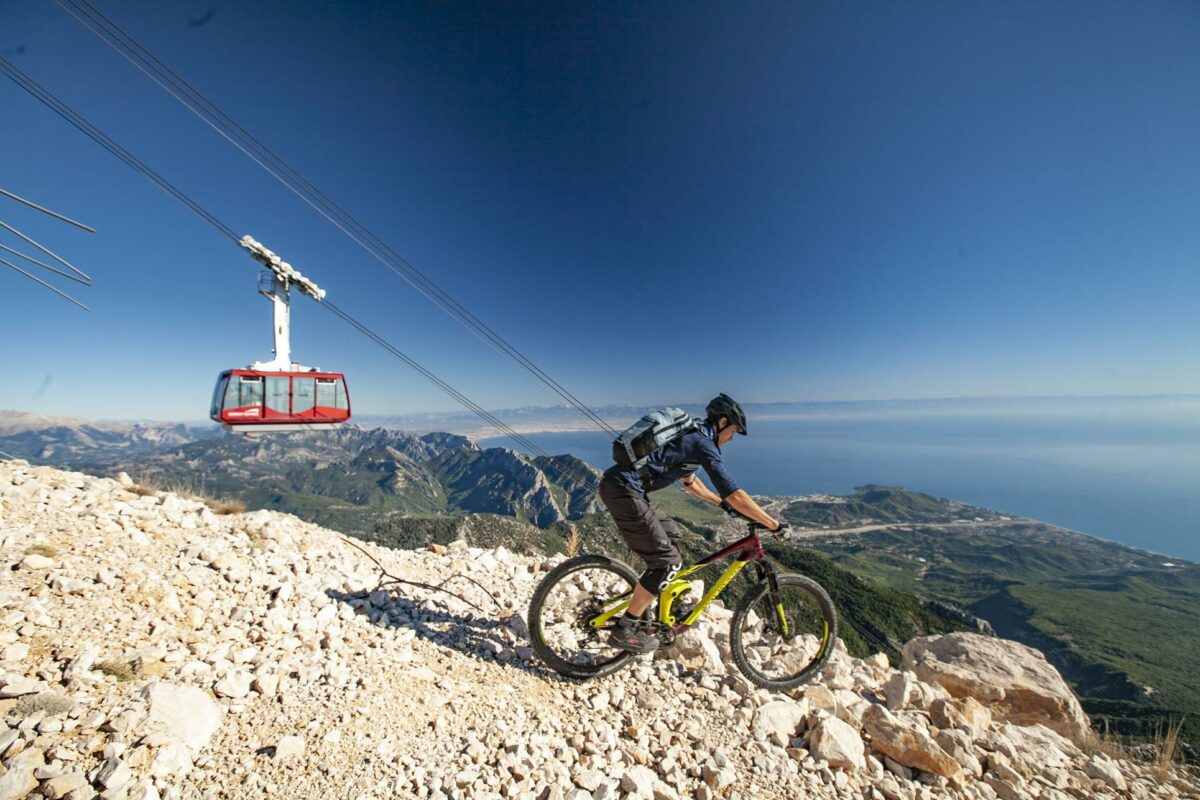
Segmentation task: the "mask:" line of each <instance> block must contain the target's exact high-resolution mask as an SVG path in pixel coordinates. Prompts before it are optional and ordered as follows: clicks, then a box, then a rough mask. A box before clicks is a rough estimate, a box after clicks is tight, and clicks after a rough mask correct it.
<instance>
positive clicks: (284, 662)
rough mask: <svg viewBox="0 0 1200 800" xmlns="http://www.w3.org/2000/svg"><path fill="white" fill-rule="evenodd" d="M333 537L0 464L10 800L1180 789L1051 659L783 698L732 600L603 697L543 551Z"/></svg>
mask: <svg viewBox="0 0 1200 800" xmlns="http://www.w3.org/2000/svg"><path fill="white" fill-rule="evenodd" d="M363 547H365V548H366V549H367V550H368V551H369V552H370V553H371V554H372V555H374V556H375V557H376V558H378V559H379V560H380V561H381V562H382V563H383V564H384V565H385V566H386V567H387V569H388V570H389V571H390V572H392V573H393V574H396V575H400V576H403V577H405V578H407V579H410V580H417V581H425V582H431V583H439V582H441V581H443V580H446V579H447V578H450V577H451V576H453V575H464V576H469V577H471V578H474V579H475V580H477V581H479V582H480V583H482V584H483V585H485V586H486V587H487V588H488V590H489V591H490V592H491V593H492V594H494V595H495V599H496V601H497V602H496V603H493V602H492V601H491V600H490V599H489V598H488V596H487V595H486V594H485V593H484V592H482V591H481V590H480V589H478V588H476V587H474V586H473V585H471V584H470V583H469V582H467V581H465V580H455V581H454V582H453V583H452V584H451V586H452V587H453V588H455V589H456V591H461V592H462V594H463V596H464V597H465V598H466V599H468V600H470V601H471V602H472V603H475V604H477V605H478V606H480V607H481V609H482V610H479V609H476V608H472V606H471V605H469V604H468V603H465V602H462V601H460V600H457V599H454V598H451V597H448V596H446V595H444V594H440V593H435V592H430V591H428V590H424V589H418V588H415V587H412V586H400V587H396V588H394V589H392V590H375V591H372V590H373V589H375V586H376V578H377V570H376V568H375V566H374V565H373V564H372V563H371V562H370V561H369V560H368V559H367V558H366V557H365V556H364V555H363V554H362V553H360V552H358V551H356V550H354V549H353V548H351V547H350V546H348V545H347V544H345V543H344V542H343V541H342V539H341V537H340V536H339V535H338V534H336V533H334V532H332V531H328V530H324V529H321V528H318V527H316V526H313V525H309V524H306V523H303V522H300V521H299V520H297V519H295V518H294V517H290V516H287V515H282V514H276V513H272V512H266V511H257V512H254V513H250V514H235V515H229V516H218V515H216V514H214V513H213V512H212V511H210V510H209V508H208V507H207V506H206V505H205V504H204V503H202V502H199V501H196V500H190V499H185V498H181V497H178V496H176V495H173V494H168V493H144V490H139V488H138V487H135V486H133V485H132V483H131V482H129V481H127V480H110V479H98V478H93V477H90V476H87V475H83V474H79V473H70V472H60V471H57V470H53V469H50V468H46V467H31V466H29V465H27V464H25V463H24V462H19V461H18V462H0V564H2V565H3V566H4V567H7V568H8V569H5V570H4V572H3V575H4V576H5V577H4V578H3V581H2V582H0V658H2V659H3V661H2V663H0V668H2V672H0V718H2V719H3V724H2V725H0V763H2V764H3V771H2V772H0V800H10V799H11V798H23V797H32V798H63V797H65V798H72V800H76V799H78V798H94V797H97V796H99V797H101V798H104V799H105V800H121V799H122V798H135V799H136V798H141V799H143V800H144V799H145V798H200V797H204V798H210V797H225V798H234V797H261V796H270V797H278V798H291V797H297V798H321V799H322V800H331V799H332V798H364V797H380V798H383V797H389V798H390V797H420V798H444V797H450V798H501V797H504V798H508V797H514V798H536V800H546V799H547V798H549V799H552V800H553V799H555V798H563V799H564V800H585V799H590V800H602V799H603V798H613V799H614V800H615V799H616V798H623V797H630V798H648V799H649V798H653V800H669V799H670V798H696V799H697V800H707V799H708V798H724V797H731V798H741V797H746V798H751V797H754V798H795V797H816V798H853V797H866V798H873V799H874V800H882V799H883V798H886V799H887V800H899V799H900V798H904V799H905V800H915V799H916V798H922V800H932V798H987V799H988V800H991V798H1003V799H1004V800H1009V799H1010V798H1039V797H1040V798H1046V800H1067V798H1105V797H1108V798H1116V797H1133V798H1150V797H1156V798H1157V797H1162V798H1174V797H1200V782H1197V780H1196V779H1195V778H1194V777H1192V776H1190V775H1188V774H1185V773H1183V772H1181V771H1178V770H1175V771H1173V772H1172V773H1171V774H1170V775H1169V776H1168V777H1167V779H1166V780H1165V781H1162V782H1160V781H1158V780H1156V779H1155V772H1154V769H1153V767H1152V766H1151V765H1146V764H1139V763H1134V762H1131V761H1126V760H1123V759H1119V758H1112V757H1110V756H1109V755H1106V754H1105V752H1104V749H1103V748H1100V747H1098V746H1097V745H1096V742H1095V739H1094V736H1093V734H1092V733H1091V732H1090V731H1089V730H1088V729H1087V722H1086V718H1085V717H1084V715H1083V712H1082V711H1081V710H1080V709H1079V706H1078V703H1076V702H1075V700H1074V698H1073V697H1072V696H1071V694H1070V692H1069V690H1068V689H1067V688H1066V686H1065V685H1064V684H1063V683H1062V680H1061V678H1060V677H1059V676H1058V674H1057V673H1056V672H1054V670H1053V669H1052V668H1051V667H1050V666H1049V665H1048V664H1046V662H1045V660H1044V659H1042V658H1041V656H1040V654H1039V653H1037V651H1034V650H1031V649H1030V648H1027V647H1024V646H1022V645H1018V644H1015V643H1012V642H1005V641H1003V640H998V639H991V638H986V637H982V636H976V635H972V634H953V635H950V636H944V637H930V638H927V639H919V640H914V641H913V642H910V643H909V645H908V647H906V649H905V659H904V664H903V667H904V669H903V670H896V669H893V668H891V667H890V666H889V665H888V663H887V660H886V659H885V658H884V657H883V656H882V655H878V656H874V657H872V658H869V659H866V660H858V659H853V658H850V657H849V656H847V655H846V654H845V652H844V651H842V650H840V649H839V650H838V651H837V652H835V655H834V657H833V658H832V659H831V662H830V664H829V665H828V666H827V667H826V669H825V671H824V673H823V675H822V676H821V678H820V680H818V681H814V682H813V683H811V684H809V685H807V686H804V687H801V688H800V689H798V690H795V691H794V692H792V693H790V694H789V695H783V694H772V693H769V692H765V691H761V690H757V689H754V688H753V687H751V686H750V685H749V684H748V683H747V682H746V681H745V680H744V679H743V678H742V677H741V676H740V675H739V674H738V673H737V672H736V670H734V669H733V668H732V666H730V667H726V664H727V663H730V662H729V660H728V657H727V652H725V651H724V648H726V646H727V644H726V643H727V637H726V636H725V633H724V629H725V626H727V624H728V623H727V617H728V612H727V611H724V609H721V608H714V609H712V610H711V616H710V617H709V618H708V619H706V620H705V621H704V622H703V623H701V626H700V627H699V628H698V629H696V630H694V631H691V632H689V634H688V635H687V636H686V637H684V638H683V639H681V641H680V642H679V643H677V645H676V646H675V647H674V648H672V649H671V650H669V651H664V652H661V653H659V654H657V655H655V656H653V657H644V658H642V659H641V660H639V661H638V662H636V663H635V664H634V665H633V666H632V667H631V668H629V669H627V670H625V671H623V672H621V673H619V674H617V675H614V676H610V677H608V678H604V679H600V680H595V681H591V682H584V683H578V682H572V681H568V680H564V679H562V678H560V677H559V676H557V675H556V674H554V673H551V672H548V671H547V670H545V669H544V668H543V667H541V666H540V665H539V664H538V663H537V662H536V660H535V659H534V658H533V656H532V654H531V651H530V649H529V647H528V641H527V637H528V632H527V630H526V628H525V623H524V621H523V618H524V616H525V609H526V605H527V603H528V600H529V597H530V595H531V594H532V592H533V589H534V587H535V586H536V584H537V582H538V581H539V580H540V578H541V577H542V575H543V574H544V571H545V570H546V569H547V568H548V566H549V564H548V563H546V562H544V561H543V560H541V559H537V558H527V557H521V556H517V555H514V554H513V553H510V552H507V551H505V550H503V549H496V550H480V549H477V548H473V547H469V546H468V545H467V544H466V543H463V542H459V543H456V544H454V545H451V546H450V547H449V548H438V549H437V551H393V550H386V549H383V548H378V547H375V546H373V545H363Z"/></svg>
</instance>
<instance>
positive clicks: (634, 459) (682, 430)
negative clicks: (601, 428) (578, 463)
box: [613, 407, 699, 473]
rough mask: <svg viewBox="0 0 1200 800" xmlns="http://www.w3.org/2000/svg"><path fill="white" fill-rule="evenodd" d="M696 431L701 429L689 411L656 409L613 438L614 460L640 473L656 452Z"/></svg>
mask: <svg viewBox="0 0 1200 800" xmlns="http://www.w3.org/2000/svg"><path fill="white" fill-rule="evenodd" d="M694 430H699V428H698V426H697V425H696V421H695V420H694V419H692V417H691V415H690V414H688V413H687V412H686V411H683V410H682V409H679V408H673V407H667V408H659V409H655V410H654V411H651V412H650V413H649V414H647V415H646V416H644V417H642V418H641V419H639V420H638V421H637V422H635V423H633V424H632V425H630V426H629V427H628V428H626V429H625V430H624V431H623V432H622V433H621V435H620V436H618V437H617V438H616V439H614V440H613V461H615V462H617V464H618V465H619V466H622V467H624V468H625V469H635V470H638V471H639V473H640V471H641V468H642V467H643V466H645V464H646V462H647V461H648V460H649V459H650V456H651V455H652V454H653V453H654V452H655V451H657V450H658V449H659V448H661V447H663V446H664V445H668V444H670V443H671V442H674V441H677V440H679V439H681V438H683V436H684V434H687V433H691V432H692V431H694Z"/></svg>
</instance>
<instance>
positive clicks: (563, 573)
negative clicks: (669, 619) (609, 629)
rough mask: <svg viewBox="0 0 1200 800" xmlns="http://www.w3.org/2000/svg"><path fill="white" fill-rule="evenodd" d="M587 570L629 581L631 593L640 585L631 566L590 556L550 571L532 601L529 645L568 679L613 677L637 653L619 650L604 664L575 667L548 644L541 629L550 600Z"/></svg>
mask: <svg viewBox="0 0 1200 800" xmlns="http://www.w3.org/2000/svg"><path fill="white" fill-rule="evenodd" d="M585 569H593V570H599V571H601V572H603V571H605V570H607V571H609V572H611V573H613V575H614V576H616V577H619V578H621V579H623V580H624V581H626V582H627V583H628V585H629V588H630V589H632V588H633V587H634V586H635V585H637V582H638V576H637V574H636V573H635V572H634V571H633V570H632V569H630V568H629V566H628V565H626V564H624V563H622V562H620V561H617V560H615V559H612V558H609V557H608V556H602V555H598V554H591V555H584V556H578V557H576V558H572V559H568V560H567V561H564V562H562V563H561V564H559V565H558V566H556V567H555V568H554V569H552V570H550V572H549V574H547V575H546V577H545V578H543V579H542V582H541V583H539V584H538V587H537V589H535V590H534V592H533V598H532V599H531V600H530V601H529V618H528V625H529V640H530V644H531V645H532V646H533V652H534V653H536V654H537V656H538V658H540V659H541V660H542V663H544V664H545V665H546V666H548V667H550V668H551V669H552V670H554V671H555V672H558V673H559V674H562V675H566V676H567V677H569V678H598V677H600V676H603V675H610V674H612V673H614V672H616V671H617V670H619V669H621V668H622V667H624V666H625V665H626V664H627V663H629V661H630V659H632V658H633V657H634V653H630V652H628V651H625V650H616V655H614V656H613V658H611V659H607V660H604V661H602V662H601V663H599V664H579V663H573V662H571V661H568V660H566V659H565V658H563V657H562V656H561V655H560V654H559V653H557V652H555V651H554V649H553V648H552V647H551V645H550V644H548V643H547V642H546V639H545V636H544V634H543V631H542V625H543V622H544V620H543V614H544V611H545V605H546V600H547V598H548V597H549V596H550V594H551V592H553V591H554V589H555V588H556V587H557V586H559V584H561V583H562V582H563V581H564V580H565V579H567V578H569V577H570V576H571V575H572V574H574V573H576V572H580V571H582V570H585ZM581 627H582V626H581ZM586 633H587V634H588V635H589V636H593V637H598V636H603V635H605V633H606V631H595V632H593V631H586Z"/></svg>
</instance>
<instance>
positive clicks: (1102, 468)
mask: <svg viewBox="0 0 1200 800" xmlns="http://www.w3.org/2000/svg"><path fill="white" fill-rule="evenodd" d="M749 428H750V435H749V436H746V437H742V436H738V437H735V439H734V441H733V442H731V443H730V444H728V445H726V446H725V448H724V452H723V456H724V458H725V462H726V465H727V466H728V467H729V469H730V471H731V472H732V473H733V475H734V477H735V478H736V479H737V481H738V483H739V484H740V485H741V486H742V488H744V489H746V490H747V491H748V492H750V493H751V494H767V495H804V494H813V493H823V494H847V493H849V492H851V491H853V489H854V488H855V487H856V486H862V485H864V484H868V483H874V484H882V485H887V486H903V487H904V488H906V489H910V490H913V491H919V492H924V493H926V494H930V495H934V496H936V497H944V498H949V499H953V500H960V501H963V502H967V503H971V504H974V505H979V506H984V507H986V508H990V509H994V510H997V511H1000V512H1001V513H1007V514H1011V515H1014V516H1021V517H1030V518H1034V519H1038V520H1042V521H1044V522H1048V523H1051V524H1053V525H1057V526H1060V527H1063V528H1067V529H1070V530H1074V531H1079V532H1081V533H1087V534H1090V535H1093V536H1097V537H1100V538H1102V539H1108V540H1111V541H1115V542H1120V543H1122V544H1126V545H1130V546H1133V547H1137V548H1140V549H1143V550H1149V551H1151V552H1154V553H1160V554H1163V555H1165V556H1170V557H1176V558H1183V559H1188V560H1192V561H1200V397H1196V396H1188V397H1178V396H1172V397H1137V398H1129V397H1123V398H1020V399H1011V400H1010V399H1004V398H995V399H986V398H985V399H976V398H972V399H963V400H937V401H895V402H891V401H881V402H877V403H846V404H837V403H821V404H811V405H807V406H806V405H804V404H800V405H798V406H797V407H789V408H785V409H782V410H781V409H779V408H772V409H771V410H770V411H769V412H768V413H766V414H765V415H760V417H759V418H755V416H754V414H753V413H751V414H750V418H749ZM524 436H525V438H527V439H528V440H529V441H530V442H532V443H533V444H534V445H535V446H536V447H537V448H538V449H540V450H542V451H544V452H547V453H551V454H554V455H557V454H560V453H570V454H572V455H575V456H578V457H579V458H582V459H584V460H585V461H587V462H588V463H590V464H591V465H593V466H595V467H597V468H600V469H603V468H605V467H607V466H608V465H609V464H611V463H612V457H611V442H610V439H609V438H608V437H607V436H605V435H603V434H601V433H600V432H598V431H596V430H591V431H579V432H571V433H562V432H558V433H552V432H547V433H528V434H524ZM480 444H481V445H484V446H504V447H513V448H514V449H518V450H523V451H526V452H528V448H526V447H524V446H522V445H521V444H519V443H514V442H512V441H510V440H508V439H506V438H495V439H483V440H481V441H480Z"/></svg>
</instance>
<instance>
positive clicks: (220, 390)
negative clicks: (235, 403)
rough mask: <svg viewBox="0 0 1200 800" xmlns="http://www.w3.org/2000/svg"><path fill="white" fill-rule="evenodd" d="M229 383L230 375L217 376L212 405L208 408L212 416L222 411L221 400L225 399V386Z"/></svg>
mask: <svg viewBox="0 0 1200 800" xmlns="http://www.w3.org/2000/svg"><path fill="white" fill-rule="evenodd" d="M228 383H229V376H228V375H222V376H221V377H220V378H217V386H216V388H214V389H213V397H212V406H211V407H210V408H209V409H208V415H209V416H210V417H215V416H218V415H219V414H220V413H221V401H222V400H224V399H225V387H226V385H228Z"/></svg>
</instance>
